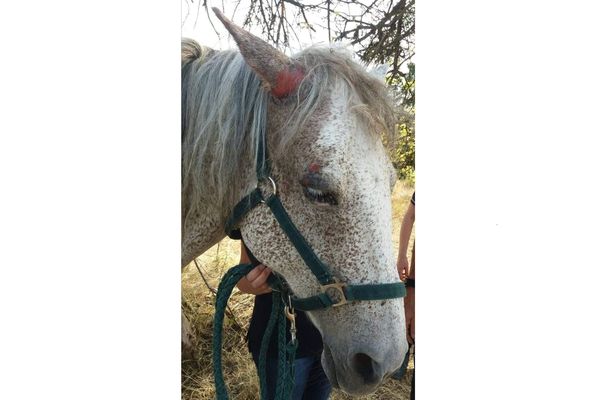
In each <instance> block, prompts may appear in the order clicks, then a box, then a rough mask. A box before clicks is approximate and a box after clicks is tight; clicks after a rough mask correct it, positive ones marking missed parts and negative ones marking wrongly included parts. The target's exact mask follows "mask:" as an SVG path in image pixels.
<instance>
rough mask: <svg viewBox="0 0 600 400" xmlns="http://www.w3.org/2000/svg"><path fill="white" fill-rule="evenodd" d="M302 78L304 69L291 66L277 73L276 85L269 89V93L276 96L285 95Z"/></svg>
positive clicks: (290, 91) (293, 88) (292, 89)
mask: <svg viewBox="0 0 600 400" xmlns="http://www.w3.org/2000/svg"><path fill="white" fill-rule="evenodd" d="M303 78H304V71H303V70H302V69H301V68H298V67H294V66H291V67H290V68H288V69H285V70H283V71H281V72H279V73H278V74H277V85H276V86H275V87H274V88H273V89H271V93H272V94H273V96H275V97H277V98H282V97H285V96H287V95H289V94H290V93H292V92H293V91H294V90H296V88H297V87H298V85H299V84H300V82H302V79H303Z"/></svg>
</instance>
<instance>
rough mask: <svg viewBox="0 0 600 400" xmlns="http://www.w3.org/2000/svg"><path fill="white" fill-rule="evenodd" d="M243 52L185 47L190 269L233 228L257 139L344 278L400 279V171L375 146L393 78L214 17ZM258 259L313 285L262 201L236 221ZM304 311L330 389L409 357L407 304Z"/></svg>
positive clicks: (387, 370)
mask: <svg viewBox="0 0 600 400" xmlns="http://www.w3.org/2000/svg"><path fill="white" fill-rule="evenodd" d="M215 12H216V13H217V15H218V16H219V18H220V19H221V20H222V22H223V23H224V25H225V26H226V28H227V29H228V30H229V32H230V33H231V34H232V35H233V37H234V39H235V40H236V42H237V44H238V46H239V48H240V51H241V53H239V52H235V51H222V52H216V51H213V50H210V49H206V48H203V47H201V46H199V45H198V44H197V43H196V42H194V41H192V40H188V39H184V40H183V43H182V157H183V160H182V161H183V171H182V173H183V177H182V179H183V182H182V229H183V232H182V265H184V266H185V265H187V264H188V263H190V262H191V261H192V260H193V259H194V258H195V257H197V256H199V255H200V254H202V253H203V252H204V251H206V250H207V249H208V248H210V247H211V246H212V245H214V244H215V243H217V242H218V241H220V240H221V239H222V238H223V237H224V236H225V231H224V224H225V221H226V219H227V216H228V215H229V213H230V212H231V210H232V208H233V207H234V205H235V204H236V203H237V202H238V201H239V200H240V199H241V198H242V197H243V196H245V195H246V194H247V193H249V192H250V191H251V190H253V189H254V188H255V187H256V185H257V178H256V175H255V170H256V163H257V161H256V160H257V152H259V151H261V147H260V146H259V144H258V143H259V141H260V135H261V134H262V133H263V132H266V143H267V148H268V155H269V159H270V161H271V167H272V173H271V176H272V177H273V178H274V180H275V181H276V182H277V185H278V188H277V192H278V195H279V197H280V199H281V202H282V203H283V204H284V206H285V208H286V209H287V210H288V213H289V214H290V217H291V219H292V220H293V222H294V223H295V225H296V226H297V228H298V230H299V231H300V232H301V233H302V234H303V235H304V237H305V238H306V240H307V241H308V243H309V244H310V246H311V247H312V248H313V249H314V252H315V253H316V254H317V256H318V257H319V258H320V259H321V260H323V261H324V262H326V263H327V264H328V265H329V266H330V268H331V271H332V273H333V274H334V275H335V276H336V277H337V278H338V279H340V280H341V281H343V282H346V283H349V284H377V283H388V282H398V281H399V277H398V273H397V271H396V268H395V259H394V253H393V249H392V241H391V238H392V221H391V219H392V218H391V217H392V215H391V192H392V189H393V186H394V183H395V181H396V177H395V173H394V170H393V168H392V165H391V163H390V161H389V158H388V156H387V153H386V151H385V149H384V146H383V144H382V140H381V133H382V132H384V131H388V132H391V131H390V130H391V129H393V124H394V117H393V111H392V107H391V105H390V102H389V99H388V96H387V92H386V88H385V85H384V84H383V83H382V82H381V81H380V79H378V78H376V77H375V76H371V75H370V74H368V73H367V72H366V71H365V70H364V69H363V68H362V67H361V66H360V65H358V64H357V63H355V62H353V61H352V60H351V57H349V56H348V55H347V54H344V53H343V52H340V51H334V50H332V49H329V48H316V47H311V48H308V49H306V50H304V51H302V52H301V53H299V54H297V55H295V56H294V57H293V58H288V57H287V56H285V55H284V54H283V53H281V52H279V51H278V50H276V49H274V48H273V47H271V46H270V45H268V44H267V43H266V42H264V41H262V40H261V39H259V38H257V37H255V36H253V35H252V34H250V33H248V32H246V31H244V30H243V29H241V28H239V27H237V26H235V25H234V24H232V23H231V22H230V21H228V20H227V19H226V18H224V17H223V16H222V15H221V14H220V13H219V12H218V11H215ZM239 228H240V230H241V233H242V235H243V238H244V242H245V244H246V245H247V246H248V248H249V249H250V250H251V251H252V253H253V254H254V255H255V256H256V257H257V258H258V259H259V260H261V262H262V263H264V264H265V265H268V266H269V267H270V268H272V269H273V270H274V271H276V272H277V273H279V274H280V275H282V276H283V277H284V278H285V280H286V281H287V282H288V284H289V286H290V287H291V289H292V290H293V291H294V294H295V295H297V296H298V297H309V296H313V295H315V294H318V293H320V286H319V282H318V281H317V279H316V278H315V276H314V275H313V274H312V273H311V271H310V270H309V268H308V267H307V266H306V265H305V264H304V262H303V261H302V259H301V257H300V255H299V254H298V252H297V251H296V249H295V248H294V247H293V246H292V244H291V243H290V241H289V240H288V238H287V237H286V236H285V234H284V232H283V231H282V229H281V228H280V226H279V225H278V224H277V222H276V220H275V218H274V217H273V215H272V214H271V213H270V212H269V209H268V208H267V207H266V206H264V205H260V206H258V207H256V208H254V209H253V210H252V211H250V212H249V213H248V214H247V215H246V216H245V217H244V218H243V219H242V221H241V223H240V224H239ZM308 315H309V317H310V319H311V320H312V322H313V323H314V324H315V326H316V327H317V329H318V330H319V331H320V332H321V335H322V337H323V345H324V351H323V355H322V364H323V367H324V370H325V372H326V374H327V376H328V377H329V379H330V381H331V383H332V384H333V386H334V387H338V388H341V389H342V390H344V391H345V392H347V393H349V394H353V395H359V394H366V393H370V392H372V391H374V390H375V389H376V388H377V386H378V385H379V384H380V383H381V382H382V380H383V379H384V378H386V377H387V376H388V375H390V374H391V373H392V372H393V371H395V370H396V369H397V368H398V367H400V365H401V364H402V360H403V358H404V355H405V354H406V351H407V343H406V339H405V323H404V308H403V300H402V299H401V298H396V299H391V300H383V301H382V300H378V301H360V302H351V303H349V304H345V305H344V306H340V307H334V308H327V309H324V310H315V311H310V312H308Z"/></svg>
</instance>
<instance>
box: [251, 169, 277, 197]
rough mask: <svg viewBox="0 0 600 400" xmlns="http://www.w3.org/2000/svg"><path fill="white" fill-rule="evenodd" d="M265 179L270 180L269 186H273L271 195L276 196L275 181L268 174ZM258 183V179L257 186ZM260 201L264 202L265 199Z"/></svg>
mask: <svg viewBox="0 0 600 400" xmlns="http://www.w3.org/2000/svg"><path fill="white" fill-rule="evenodd" d="M267 179H268V180H269V181H270V182H271V187H272V188H273V194H272V195H271V196H277V184H276V183H275V181H274V180H273V178H271V177H270V176H267ZM259 184H260V181H258V182H257V183H256V187H258V185H259ZM260 202H261V203H264V202H265V201H264V200H261V201H260Z"/></svg>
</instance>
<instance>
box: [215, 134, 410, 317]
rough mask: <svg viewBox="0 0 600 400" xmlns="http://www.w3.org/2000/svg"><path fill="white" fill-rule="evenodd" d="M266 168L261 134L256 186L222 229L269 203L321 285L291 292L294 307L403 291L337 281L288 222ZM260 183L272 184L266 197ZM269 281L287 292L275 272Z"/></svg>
mask: <svg viewBox="0 0 600 400" xmlns="http://www.w3.org/2000/svg"><path fill="white" fill-rule="evenodd" d="M270 170H271V168H270V164H269V160H268V159H267V157H266V148H265V145H264V135H262V137H261V140H260V141H259V148H258V156H257V163H256V176H257V180H258V182H257V185H256V188H255V189H254V190H253V191H251V192H250V193H249V194H247V195H246V196H244V197H243V198H242V200H240V201H239V202H238V203H237V204H236V205H235V207H234V208H233V210H232V212H231V214H230V215H229V218H228V219H227V221H226V223H225V232H226V233H227V234H228V235H229V236H232V232H234V231H235V229H236V227H237V224H238V223H239V221H240V220H241V219H242V218H243V217H244V216H245V215H246V214H247V213H248V212H250V210H252V209H253V208H254V207H256V206H258V205H259V204H262V203H264V204H266V205H267V206H268V207H269V209H270V210H271V212H272V213H273V215H274V216H275V219H276V220H277V222H278V223H279V226H280V227H281V229H283V231H284V232H285V234H286V236H287V237H288V239H289V240H290V242H292V244H293V246H294V247H295V248H296V250H297V251H298V253H299V254H300V257H302V260H304V263H305V264H306V265H307V266H308V267H309V268H310V270H311V271H312V273H313V274H314V275H315V277H316V278H317V280H318V281H319V284H320V285H321V293H319V294H317V295H315V296H311V297H306V298H297V297H295V296H293V295H291V297H290V298H291V305H292V306H293V307H294V308H296V309H298V310H302V311H310V310H317V309H323V308H328V307H337V306H341V305H343V304H346V303H348V302H351V301H368V300H387V299H394V298H398V297H404V296H405V295H406V288H405V286H404V284H403V283H402V282H393V283H378V284H366V285H347V284H346V283H343V282H338V281H337V280H336V279H335V277H334V276H333V275H332V274H331V272H330V268H329V266H327V264H325V263H324V262H323V261H321V260H320V259H319V257H317V255H316V254H315V253H314V251H313V249H312V248H311V247H310V245H309V244H308V242H307V241H306V239H305V238H304V237H303V236H302V234H301V233H300V232H299V231H298V228H296V225H294V223H293V222H292V220H291V218H290V216H289V215H288V213H287V212H286V210H285V208H284V207H283V204H282V203H281V200H280V199H279V196H278V195H277V184H276V183H275V180H274V179H273V178H272V177H271V176H270ZM261 183H265V184H267V183H269V184H270V185H271V187H272V193H270V194H269V195H268V196H267V197H266V198H265V197H264V196H263V193H262V191H261V190H260V184H261ZM269 284H271V286H273V287H274V288H275V289H278V290H280V291H282V292H287V293H288V294H289V293H290V292H291V291H290V290H289V288H288V287H287V284H286V283H285V281H283V279H282V278H281V277H280V276H278V275H275V274H274V275H273V276H272V277H270V279H269Z"/></svg>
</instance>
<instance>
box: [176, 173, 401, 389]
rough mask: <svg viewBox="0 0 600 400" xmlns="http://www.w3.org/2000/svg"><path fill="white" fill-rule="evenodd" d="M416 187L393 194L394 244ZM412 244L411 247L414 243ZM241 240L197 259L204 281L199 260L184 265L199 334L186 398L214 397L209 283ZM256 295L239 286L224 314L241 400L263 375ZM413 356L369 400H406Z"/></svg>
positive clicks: (229, 374)
mask: <svg viewBox="0 0 600 400" xmlns="http://www.w3.org/2000/svg"><path fill="white" fill-rule="evenodd" d="M412 192H413V189H412V188H411V187H409V186H408V185H407V184H406V183H404V182H403V181H399V182H398V184H397V185H396V188H395V190H394V193H393V196H392V202H393V208H392V213H393V221H394V226H393V235H394V246H395V248H396V249H397V248H398V235H399V233H400V223H401V221H402V216H403V215H404V212H405V210H406V207H407V206H408V202H409V201H410V196H411V195H412ZM411 247H412V245H411V246H409V248H411ZM239 254H240V248H239V242H237V241H232V240H229V239H224V240H223V241H221V242H220V243H219V244H218V245H216V246H214V247H213V248H211V249H210V250H209V251H207V252H206V253H205V254H203V255H202V256H200V257H199V258H198V259H197V260H196V262H197V264H198V267H199V269H200V271H201V272H202V275H203V276H204V278H205V279H206V282H207V283H205V282H204V281H203V279H202V276H201V275H200V273H199V272H198V269H197V268H196V265H195V264H194V263H192V264H190V265H188V266H187V267H186V268H185V269H184V270H183V275H182V283H181V286H182V309H183V311H184V313H185V315H186V316H187V317H188V319H189V320H190V322H191V324H192V326H193V328H194V331H195V333H196V336H197V343H196V349H197V350H196V355H195V359H194V360H192V361H183V362H182V368H181V370H182V372H181V378H182V380H181V398H182V399H185V400H207V399H214V398H215V391H214V384H213V377H212V350H211V346H212V328H213V321H212V318H213V314H214V294H213V293H212V292H211V290H210V289H209V287H212V288H216V287H217V286H218V283H219V280H220V278H221V276H222V275H223V274H224V273H225V271H227V269H229V268H230V267H232V266H233V265H235V264H237V262H238V261H239ZM252 304H253V296H252V295H246V294H243V293H241V292H239V291H237V289H235V290H234V293H233V295H232V298H231V299H230V300H229V308H230V315H231V316H232V317H233V318H226V319H225V326H224V333H223V367H224V369H225V371H226V373H225V377H226V382H227V386H228V390H229V394H230V397H231V398H232V399H236V400H238V399H239V400H255V399H258V398H259V395H258V392H259V388H258V377H257V375H256V370H255V367H254V363H253V362H252V358H251V357H250V354H249V353H248V350H247V346H246V342H245V334H246V329H247V327H248V323H249V321H250V316H251V313H252ZM412 370H413V360H412V359H411V361H410V363H409V366H408V373H407V374H406V376H405V377H404V379H402V380H400V381H397V380H393V379H388V380H387V381H386V382H385V383H384V384H383V385H382V386H381V387H380V388H379V390H377V392H375V393H373V394H371V395H369V396H364V397H361V399H364V400H367V399H368V400H383V399H385V400H405V399H408V398H409V394H410V378H411V377H412ZM331 399H332V400H346V399H348V400H349V399H354V398H353V397H350V396H348V395H346V394H344V393H342V392H341V391H339V390H334V392H333V394H332V396H331Z"/></svg>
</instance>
